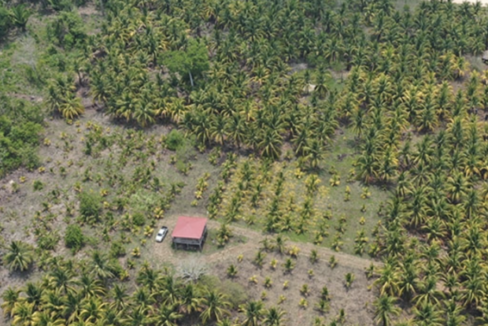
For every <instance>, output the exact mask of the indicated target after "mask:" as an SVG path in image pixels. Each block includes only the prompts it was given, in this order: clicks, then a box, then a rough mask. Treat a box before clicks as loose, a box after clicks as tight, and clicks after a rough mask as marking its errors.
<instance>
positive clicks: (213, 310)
mask: <svg viewBox="0 0 488 326" xmlns="http://www.w3.org/2000/svg"><path fill="white" fill-rule="evenodd" d="M202 307H203V310H202V313H201V314H200V317H201V318H202V321H203V322H204V323H205V322H207V321H214V320H215V321H219V320H220V319H221V318H222V317H223V316H225V315H227V314H228V313H229V311H228V310H227V308H228V307H230V303H229V302H228V301H227V297H226V296H225V295H224V294H222V293H219V292H217V291H216V290H208V291H207V292H206V293H205V294H204V295H203V297H202Z"/></svg>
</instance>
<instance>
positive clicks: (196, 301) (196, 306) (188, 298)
mask: <svg viewBox="0 0 488 326" xmlns="http://www.w3.org/2000/svg"><path fill="white" fill-rule="evenodd" d="M178 303H179V311H180V312H181V313H184V314H192V313H194V312H198V311H200V310H201V303H202V299H201V298H200V296H199V293H198V291H197V289H196V288H195V286H194V285H193V284H187V285H186V286H185V287H184V289H183V290H182V292H181V298H180V300H179V302H178Z"/></svg>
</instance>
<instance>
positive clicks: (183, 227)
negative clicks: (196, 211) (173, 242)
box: [171, 216, 207, 240]
mask: <svg viewBox="0 0 488 326" xmlns="http://www.w3.org/2000/svg"><path fill="white" fill-rule="evenodd" d="M206 225H207V219H206V218H203V217H187V216H180V217H178V221H177V222H176V226H175V228H174V230H173V234H172V235H171V236H172V237H173V239H174V238H185V239H195V240H200V239H201V238H202V237H203V235H204V232H205V229H206V228H205V227H206Z"/></svg>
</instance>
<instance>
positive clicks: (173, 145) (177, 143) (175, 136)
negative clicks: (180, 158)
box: [166, 129, 185, 151]
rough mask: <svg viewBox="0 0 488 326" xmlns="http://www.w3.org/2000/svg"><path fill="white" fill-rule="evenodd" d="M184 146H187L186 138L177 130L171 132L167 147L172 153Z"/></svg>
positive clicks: (167, 138) (167, 139)
mask: <svg viewBox="0 0 488 326" xmlns="http://www.w3.org/2000/svg"><path fill="white" fill-rule="evenodd" d="M184 144H185V137H184V136H183V134H182V133H181V132H180V131H178V130H176V129H173V130H171V132H170V133H169V134H168V136H167V137H166V146H167V147H168V149H169V150H171V151H176V150H177V149H178V148H180V147H182V146H183V145H184Z"/></svg>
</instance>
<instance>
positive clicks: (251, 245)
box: [205, 221, 382, 270]
mask: <svg viewBox="0 0 488 326" xmlns="http://www.w3.org/2000/svg"><path fill="white" fill-rule="evenodd" d="M208 224H209V226H210V227H212V228H218V227H219V226H220V223H219V222H217V221H209V222H208ZM231 229H232V231H233V233H234V235H242V236H245V237H246V238H247V239H248V241H247V242H246V243H244V244H242V245H234V246H231V247H228V248H225V249H223V250H220V251H218V252H215V253H213V254H211V255H209V256H208V257H207V258H206V259H205V261H206V262H208V263H216V262H219V261H224V260H227V259H229V258H230V257H234V258H235V257H237V255H240V254H243V255H245V254H246V253H248V252H255V251H256V250H257V249H258V248H259V247H260V242H261V241H262V240H263V239H264V238H266V236H265V235H263V234H262V233H260V232H256V231H254V230H251V229H246V228H243V227H239V226H235V225H231ZM287 244H288V246H290V245H295V246H297V247H298V248H299V249H300V252H301V253H302V254H305V255H308V253H309V252H310V251H311V250H312V249H315V250H317V252H318V254H319V257H320V258H321V259H322V260H327V261H328V260H329V259H330V257H331V256H335V257H336V258H337V260H338V261H339V264H341V265H342V266H345V267H350V268H354V269H360V270H364V269H365V268H367V267H369V266H370V265H371V263H373V264H374V265H375V266H377V267H379V266H382V263H381V262H379V261H375V260H372V259H366V258H362V257H358V256H354V255H350V254H347V253H343V252H336V251H333V250H331V249H330V248H325V247H319V246H316V245H314V244H312V243H303V242H293V241H287Z"/></svg>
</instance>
